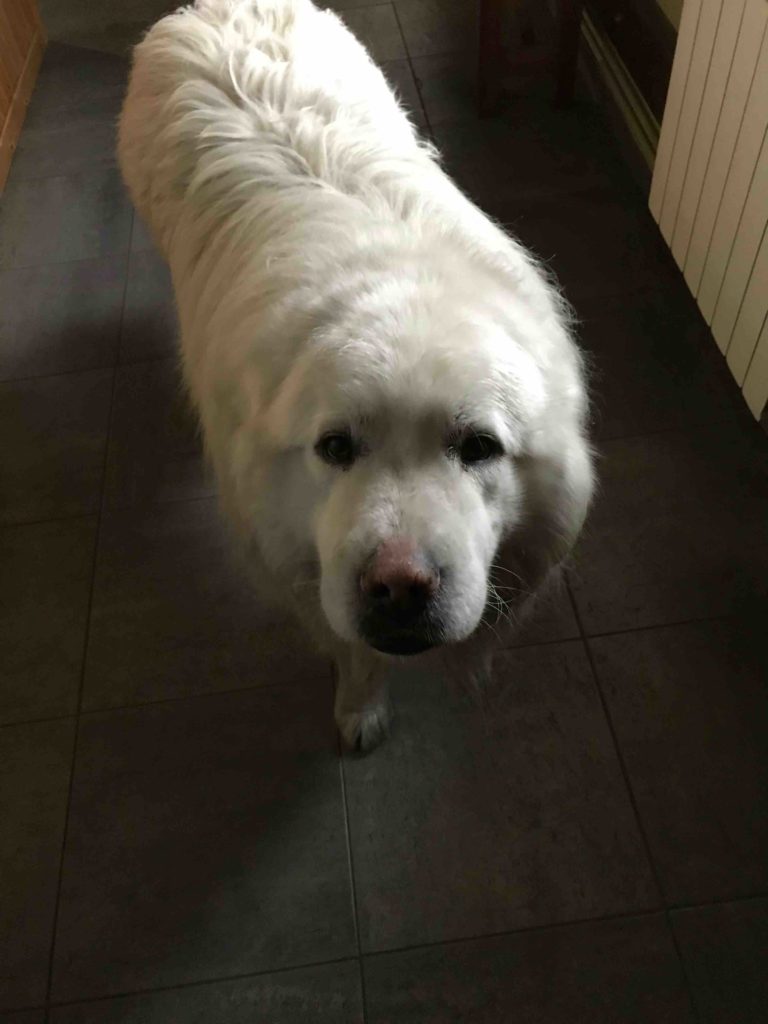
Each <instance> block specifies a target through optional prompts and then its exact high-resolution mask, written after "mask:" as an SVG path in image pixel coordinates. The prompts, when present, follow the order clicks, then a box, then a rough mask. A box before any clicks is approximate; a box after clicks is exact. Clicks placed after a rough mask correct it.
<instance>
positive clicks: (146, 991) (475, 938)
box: [0, 892, 768, 1015]
mask: <svg viewBox="0 0 768 1024" xmlns="http://www.w3.org/2000/svg"><path fill="white" fill-rule="evenodd" d="M765 899H768V892H758V893H753V894H751V895H748V896H735V897H728V898H723V899H717V900H710V901H706V902H703V903H691V904H674V905H670V907H669V909H670V910H671V911H672V912H678V911H685V910H702V909H704V910H706V909H707V908H709V907H717V906H727V905H728V904H730V903H749V902H752V901H755V900H765ZM664 915H665V911H664V908H663V907H656V908H652V909H646V910H642V909H638V910H630V911H619V912H617V913H615V914H603V915H601V916H600V917H582V918H574V919H573V920H568V921H553V922H549V923H547V924H535V925H526V926H524V927H521V928H513V929H507V930H504V931H495V932H484V933H480V934H473V935H464V936H458V937H455V938H449V939H437V940H435V941H433V942H423V943H417V944H411V945H405V946H393V947H391V948H388V949H378V950H371V951H370V952H369V953H366V954H365V956H367V957H371V958H373V957H382V956H395V955H399V954H402V953H410V952H416V951H419V950H425V949H434V948H439V947H441V946H456V945H460V944H461V943H464V942H467V943H474V942H483V941H484V940H486V939H503V938H514V937H515V936H517V935H527V934H528V933H529V932H533V933H537V932H546V931H561V930H565V929H571V928H581V927H584V926H586V925H591V924H601V923H606V922H612V921H630V920H635V919H639V918H647V917H663V916H664ZM355 960H357V957H355V956H345V957H336V958H335V959H333V960H310V961H306V962H302V963H297V964H292V965H290V966H287V967H275V968H267V969H265V970H261V971H250V972H247V973H245V974H228V975H222V976H218V977H210V978H199V979H195V980H194V981H182V982H178V983H177V984H175V985H159V986H157V987H156V988H139V989H129V990H125V991H119V992H110V993H107V994H105V995H97V996H96V995H94V996H81V997H78V998H74V999H62V1000H60V1001H52V1002H50V1003H49V1004H47V1005H49V1006H50V1007H51V1008H57V1009H58V1008H60V1007H65V1006H75V1005H79V1004H81V1003H83V1004H85V1003H88V1004H90V1003H101V1002H108V1001H109V1000H112V999H125V998H130V997H132V996H149V995H153V994H154V993H157V992H175V991H177V990H183V989H188V988H197V987H204V986H207V985H216V984H220V983H224V982H231V981H239V980H246V979H249V978H263V977H269V976H270V975H273V974H277V975H279V974H288V973H290V972H292V971H302V970H309V969H311V968H315V967H330V966H332V965H334V964H344V963H352V962H353V961H355ZM45 1007H46V1004H42V1003H41V1004H35V1005H33V1004H29V1005H26V1006H14V1007H0V1015H2V1014H9V1013H10V1014H12V1013H19V1012H26V1011H30V1010H41V1009H45Z"/></svg>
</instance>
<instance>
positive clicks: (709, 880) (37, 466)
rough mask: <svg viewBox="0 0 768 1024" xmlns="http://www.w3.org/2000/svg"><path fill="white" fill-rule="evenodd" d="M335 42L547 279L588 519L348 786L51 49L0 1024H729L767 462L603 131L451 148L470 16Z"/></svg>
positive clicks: (5, 307)
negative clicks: (487, 657)
mask: <svg viewBox="0 0 768 1024" xmlns="http://www.w3.org/2000/svg"><path fill="white" fill-rule="evenodd" d="M334 6H335V7H336V9H338V10H341V11H342V12H343V15H344V16H345V17H346V18H347V19H348V21H349V23H350V24H351V25H352V26H353V27H354V28H355V30H356V31H358V32H359V33H360V34H361V35H362V36H363V37H364V38H366V39H367V40H368V41H369V43H370V44H371V46H372V48H373V50H374V52H375V53H376V54H377V56H378V57H379V59H381V60H383V61H384V62H385V70H386V72H387V74H388V75H389V77H390V79H391V81H392V82H393V83H394V84H395V86H396V88H397V89H398V91H399V93H400V94H401V96H402V97H403V99H404V102H405V103H406V104H407V105H408V106H409V108H410V109H411V110H412V112H413V116H414V119H415V121H416V122H417V123H418V124H419V125H420V126H422V128H423V130H425V131H431V132H433V135H434V138H435V141H436V142H437V144H438V145H439V146H440V148H441V149H442V150H443V152H444V154H445V160H446V164H447V166H448V168H449V170H451V171H452V172H453V173H454V174H455V175H456V177H457V178H458V179H459V181H460V182H461V184H462V185H463V186H464V188H465V189H466V190H467V191H468V192H469V193H470V194H471V195H472V196H474V198H475V199H476V200H477V201H478V202H479V203H480V204H481V205H483V206H484V207H485V208H486V209H488V210H489V211H490V212H492V213H493V214H494V215H495V216H497V217H498V218H500V219H501V220H502V221H504V222H505V223H507V224H509V225H510V226H512V227H513V228H514V230H515V231H517V232H518V233H519V235H520V236H521V237H522V238H523V239H524V240H525V241H526V242H527V243H528V244H530V245H531V246H533V247H534V248H535V250H536V251H537V252H538V253H539V254H540V255H541V256H543V257H545V258H547V259H548V260H550V261H551V265H552V267H553V269H554V270H556V271H557V273H558V274H559V276H560V278H561V281H562V284H563V286H564V289H565V292H566V294H567V296H568V297H569V298H570V299H571V301H572V302H573V303H574V304H575V306H576V312H577V314H578V316H579V318H580V321H581V326H580V328H579V330H580V334H581V337H582V340H583V343H584V346H585V348H586V350H587V352H588V357H589V362H590V370H591V375H592V380H593V387H594V391H595V402H594V407H595V412H594V421H595V435H596V438H597V440H598V444H599V457H600V476H601V481H602V483H601V492H600V495H599V497H598V500H597V502H596V505H595V509H594V513H593V515H592V517H591V520H590V523H589V526H588V529H587V531H586V533H585V536H584V539H583V542H582V543H581V545H580V549H579V552H578V553H577V555H576V557H575V558H574V561H573V565H572V566H571V568H570V569H569V574H568V575H569V579H568V581H567V585H565V586H564V587H563V588H562V589H561V590H560V591H559V592H555V593H554V594H553V595H552V596H551V597H550V598H549V599H548V600H547V601H545V602H543V604H542V608H541V609H540V610H539V612H538V613H537V614H536V616H535V617H534V619H533V620H532V621H531V622H530V623H528V624H527V625H526V626H525V628H524V630H523V631H522V633H521V634H520V635H519V636H518V638H517V640H516V642H515V643H516V646H515V647H514V648H511V649H510V650H508V651H506V652H504V653H503V654H502V655H500V656H499V658H498V661H497V666H496V685H495V686H494V688H493V689H492V691H491V692H490V693H488V694H487V700H486V703H485V706H484V707H483V708H478V707H477V706H475V705H472V704H471V703H468V702H467V703H465V702H463V701H462V700H461V699H459V698H458V697H456V696H455V695H452V694H449V693H447V692H446V690H445V689H444V687H443V685H442V683H441V680H440V679H439V678H437V676H436V675H435V673H434V671H433V670H432V669H431V668H430V667H429V665H428V664H427V665H425V666H423V667H422V668H421V669H417V668H413V669H412V671H411V672H410V674H409V675H408V677H407V678H403V679H401V681H400V682H399V684H398V688H397V689H398V692H397V712H398V718H397V720H396V727H395V732H394V735H393V736H392V739H391V741H390V742H389V743H388V745H386V746H384V747H383V748H381V750H379V751H377V752H376V753H375V754H373V755H372V756H371V757H370V758H368V759H366V760H358V759H354V758H346V759H343V760H340V759H339V757H338V752H337V744H336V740H335V736H334V732H333V726H332V716H331V690H332V682H331V672H330V666H329V665H328V664H327V663H326V661H325V660H324V659H323V658H320V657H318V656H317V655H316V654H315V653H314V652H313V651H312V649H311V647H310V646H309V644H308V643H307V641H306V640H305V639H303V637H302V635H301V634H300V632H299V630H298V629H297V628H296V627H295V626H293V625H290V624H288V623H286V622H284V621H283V620H281V619H279V618H276V617H275V615H274V613H272V612H269V611H266V610H264V609H262V608H261V607H259V605H258V604H257V603H256V599H255V598H254V596H253V594H252V592H251V589H250V587H249V586H248V584H247V582H246V581H245V580H244V579H243V578H242V575H241V572H240V571H239V570H238V569H237V568H236V567H235V566H234V564H233V563H232V561H231V558H230V554H229V546H228V543H227V540H226V537H225V535H224V531H223V529H222V528H221V526H220V524H219V520H218V516H217V513H216V510H215V498H214V497H213V484H212V482H211V480H210V477H209V476H208V475H207V474H206V472H205V470H204V469H203V467H202V465H201V461H200V455H199V450H200V449H199V439H198V438H197V435H196V431H195V429H194V423H193V420H192V418H191V416H190V413H189V410H188V409H187V407H186V404H185V401H184V398H183V394H182V392H181V389H180V386H179V382H178V375H177V370H176V361H175V358H174V341H175V333H176V323H175V311H174V304H173V298H172V295H171V291H170V283H169V279H168V274H167V272H166V271H165V269H164V267H163V266H162V264H161V263H160V261H159V260H158V258H157V256H156V255H155V253H154V252H153V250H152V245H151V242H150V240H149V237H148V235H147V233H146V231H145V230H144V228H143V227H142V226H141V225H140V224H139V222H138V221H137V220H135V218H133V215H132V213H131V211H130V207H129V205H128V203H127V201H126V199H125V196H124V194H123V192H122V189H121V186H120V184H119V181H118V179H117V176H116V174H115V171H114V168H113V166H112V149H111V146H112V141H111V140H112V138H113V123H114V118H115V115H116V112H117V110H118V109H119V103H120V96H121V91H122V88H123V84H124V78H125V71H126V66H127V65H126V62H125V61H124V60H122V59H120V58H117V57H112V56H108V55H106V54H102V53H97V52H95V51H89V50H77V49H72V48H68V47H66V46H62V45H58V44H52V45H51V46H50V47H49V50H48V52H47V55H46V58H45V64H44V68H43V72H42V75H41V78H40V81H39V84H38V86H37V89H36V92H35V96H34V97H33V100H32V104H31V107H30V111H29V118H28V121H27V125H26V128H25V131H24V135H23V138H22V140H21V145H20V147H19V153H18V159H17V161H16V164H15V166H14V168H13V172H12V175H11V179H10V181H9V184H8V187H7V189H6V191H5V194H4V195H3V197H2V199H0V524H1V525H0V565H2V572H1V573H0V675H1V677H2V682H0V726H2V728H0V821H1V822H2V829H0V902H1V903H2V906H1V907H0V965H2V966H1V967H0V1024H44V1022H45V1024H79V1022H80V1024H118V1022H121V1024H128V1022H132V1024H155V1022H157V1024H160V1022H162V1024H166V1022H168V1021H173V1022H174V1024H193V1022H201V1024H202V1022H205V1024H209V1022H211V1021H219V1020H222V1021H224V1020H225V1021H228V1022H232V1024H237V1022H239V1021H243V1022H245V1021H251V1020H264V1021H269V1022H270V1024H283V1022H285V1024H294V1022H297V1024H298V1022H301V1021H305V1020H306V1021H307V1022H309V1021H313V1022H324V1021H328V1022H329V1024H330V1022H333V1024H353V1022H354V1024H361V1022H362V1021H363V1020H367V1021H368V1024H384V1022H389V1021H392V1022H394V1021H397V1022H398V1024H405V1022H414V1024H415V1022H422V1024H425V1022H438V1021H439V1022H441V1024H442V1022H447V1021H457V1022H458V1021H462V1022H464V1021H477V1022H479V1024H506V1022H508V1021H510V1020H520V1021H530V1022H533V1021H542V1022H546V1024H559V1022H560V1021H563V1022H564V1024H565V1022H568V1024H577V1022H584V1024H615V1022H616V1021H637V1022H638V1024H640V1022H643V1024H646V1022H648V1024H650V1022H654V1024H655V1022H666V1021H669V1022H675V1024H678V1022H687V1021H694V1020H699V1021H700V1022H702V1024H703V1022H707V1024H728V1022H731V1021H733V1022H736V1021H738V1022H739V1024H756V1022H758V1021H763V1020H764V1019H765V1011H764V1007H765V1005H766V1001H767V1000H768V993H766V991H765V977H766V971H765V967H764V965H765V962H766V953H767V952H768V937H767V935H766V926H767V924H768V912H767V911H766V902H765V899H764V898H762V899H761V898H760V897H765V895H766V892H767V891H768V873H767V872H766V864H768V831H767V830H766V827H765V823H766V820H768V813H767V811H768V808H767V807H766V802H765V801H766V790H767V788H768V787H767V786H766V779H767V777H768V764H767V762H768V756H767V755H768V741H767V740H766V724H765V696H766V694H765V680H766V677H768V671H767V669H768V664H767V661H768V656H767V655H766V641H765V637H764V634H765V620H766V609H767V607H768V606H767V605H766V590H767V589H768V529H767V528H766V522H767V521H768V486H767V484H766V472H765V470H766V446H765V444H764V443H763V442H764V439H763V438H762V435H760V434H759V431H758V429H757V427H756V426H755V425H754V424H752V423H751V422H750V421H749V419H748V417H747V416H746V414H745V412H744V410H743V408H742V407H741V405H740V402H739V400H738V396H734V389H733V388H732V387H731V385H730V381H729V379H728V377H727V374H724V373H723V367H722V365H721V360H720V357H719V355H717V353H716V350H715V347H714V345H713V344H712V342H711V341H710V340H709V338H708V337H707V332H706V329H705V327H704V326H703V324H702V323H701V322H700V320H699V319H698V316H697V314H696V312H695V309H694V308H693V304H692V302H691V300H690V298H689V297H688V296H687V293H686V291H685V289H684V287H683V286H682V284H681V281H680V279H679V276H678V274H677V272H676V270H675V269H674V267H673V265H672V263H671V260H670V258H669V256H668V254H667V253H666V251H665V250H664V247H663V246H662V244H661V243H660V241H659V237H658V233H657V231H656V229H655V227H654V225H653V224H652V222H651V219H650V217H649V215H648V214H647V212H646V210H645V205H644V201H643V197H642V196H641V195H639V194H638V193H637V192H636V191H635V189H634V186H633V184H632V182H631V180H630V179H629V177H628V175H627V173H626V171H625V170H624V168H623V166H622V164H621V162H620V161H619V159H618V156H617V153H616V150H615V147H614V144H613V142H612V140H611V137H610V134H609V133H608V132H607V131H606V129H605V127H604V126H603V124H602V122H601V120H600V117H599V116H598V115H597V114H596V112H595V111H594V110H592V109H591V108H590V107H589V105H588V104H587V103H586V102H584V101H582V102H581V103H580V104H578V105H577V106H576V108H575V109H573V110H571V111H569V112H566V113H562V112H561V113H557V112H554V111H553V110H552V109H551V108H550V106H549V105H548V103H547V102H546V101H545V100H543V99H542V98H541V97H540V96H539V97H534V96H531V97H530V98H528V99H522V98H518V99H517V100H515V101H513V102H512V103H511V104H510V105H509V106H508V107H507V108H506V110H505V112H504V114H503V115H502V116H500V117H499V118H498V119H495V120H492V121H485V122H482V123H481V122H478V121H477V119H476V118H475V116H474V112H473V107H472V102H471V93H470V90H469V88H468V84H467V83H468V79H467V68H468V67H469V66H470V64H471V60H470V59H468V54H469V51H468V49H467V45H466V40H467V38H468V37H469V35H470V34H471V31H472V27H473V26H472V20H473V19H472V17H471V16H470V15H469V14H468V13H467V10H468V7H467V6H466V5H462V4H456V3H448V2H447V0H396V3H395V5H394V7H393V6H392V5H391V4H377V3H372V4H368V5H366V4H361V3H359V2H356V0H336V2H335V3H334ZM131 24H133V23H131ZM118 28H119V27H118ZM129 28H131V26H129ZM116 31H117V30H116ZM123 31H124V29H123V28H120V29H119V31H118V35H119V34H120V32H123ZM125 31H127V29H126V30H125ZM131 31H133V29H132V28H131ZM470 56H471V55H470Z"/></svg>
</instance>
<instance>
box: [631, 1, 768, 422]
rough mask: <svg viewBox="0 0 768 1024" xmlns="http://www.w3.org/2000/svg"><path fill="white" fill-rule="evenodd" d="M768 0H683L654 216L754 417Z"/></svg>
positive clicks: (765, 387)
mask: <svg viewBox="0 0 768 1024" xmlns="http://www.w3.org/2000/svg"><path fill="white" fill-rule="evenodd" d="M766 27H768V0H685V5H684V7H683V13H682V18H681V21H680V32H679V35H678V40H677V50H676V52H675V61H674V65H673V67H672V77H671V79H670V83H669V93H668V95H667V103H666V107H665V110H664V120H663V122H662V126H661V136H660V138H659V148H658V151H657V154H656V163H655V166H654V172H653V183H652V185H651V196H650V207H651V212H652V213H653V216H654V217H655V218H656V221H657V222H658V225H659V227H660V228H661V232H662V234H663V235H664V238H665V239H666V241H667V243H668V245H669V247H670V249H671V250H672V253H673V255H674V257H675V260H676V261H677V264H678V266H679V267H680V269H681V270H682V271H683V273H684V275H685V280H686V282H687V283H688V287H689V288H690V289H691V292H692V293H693V295H694V296H695V298H696V301H697V302H698V305H699V309H700V310H701V312H702V313H703V315H704V317H705V319H706V321H707V323H708V324H709V325H710V326H711V328H712V334H713V335H714V338H715V341H716V342H717V344H718V346H719V347H720V350H721V352H722V353H723V354H724V355H725V357H726V359H727V361H728V366H729V367H730V370H731V373H732V374H733V376H734V377H735V378H736V381H737V382H738V384H739V386H740V387H741V389H742V391H743V393H744V398H745V399H746V401H747V404H748V405H749V408H750V409H751V410H752V412H753V414H754V415H755V416H756V417H757V418H759V417H760V416H761V414H762V412H763V409H764V408H765V406H766V403H767V402H768V231H767V230H766V227H767V226H768V133H766V127H768V33H767V32H766Z"/></svg>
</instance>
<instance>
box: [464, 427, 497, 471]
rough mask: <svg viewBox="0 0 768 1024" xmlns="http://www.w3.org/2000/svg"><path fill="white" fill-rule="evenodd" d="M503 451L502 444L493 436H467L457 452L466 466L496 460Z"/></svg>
mask: <svg viewBox="0 0 768 1024" xmlns="http://www.w3.org/2000/svg"><path fill="white" fill-rule="evenodd" d="M503 451H504V449H503V448H502V447H501V442H500V441H499V439H498V438H496V437H493V435H492V434H467V435H466V437H463V438H462V439H461V440H460V441H459V442H458V444H457V445H456V452H457V454H458V456H459V458H460V459H461V461H462V462H463V463H464V465H465V466H473V465H474V464H475V463H476V462H487V461H488V459H495V458H497V457H498V456H499V455H502V454H503Z"/></svg>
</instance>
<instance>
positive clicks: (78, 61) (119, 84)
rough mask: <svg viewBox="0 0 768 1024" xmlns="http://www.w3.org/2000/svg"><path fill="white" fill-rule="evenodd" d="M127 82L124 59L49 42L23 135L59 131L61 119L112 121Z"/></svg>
mask: <svg viewBox="0 0 768 1024" xmlns="http://www.w3.org/2000/svg"><path fill="white" fill-rule="evenodd" d="M53 2H55V0H53ZM56 6H58V7H60V6H61V5H59V4H56ZM127 81H128V59H127V57H125V56H123V57H116V56H114V55H112V54H106V53H99V52H98V51H97V50H94V49H85V48H82V47H79V46H67V45H66V44H63V43H59V42H56V41H54V40H52V41H50V42H49V43H48V45H47V47H46V50H45V54H44V56H43V63H42V66H41V68H40V73H39V75H38V78H37V82H36V83H35V89H34V92H33V94H32V99H31V100H30V103H29V107H28V109H27V114H26V117H25V119H24V134H27V133H29V132H33V131H38V130H40V129H52V128H53V129H56V128H59V127H60V126H61V124H62V121H63V120H64V119H66V121H67V123H68V124H70V123H73V122H76V121H78V120H83V119H88V120H93V121H115V120H116V119H117V116H118V114H119V113H120V106H121V104H122V99H123V96H124V94H125V88H126V84H127Z"/></svg>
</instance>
